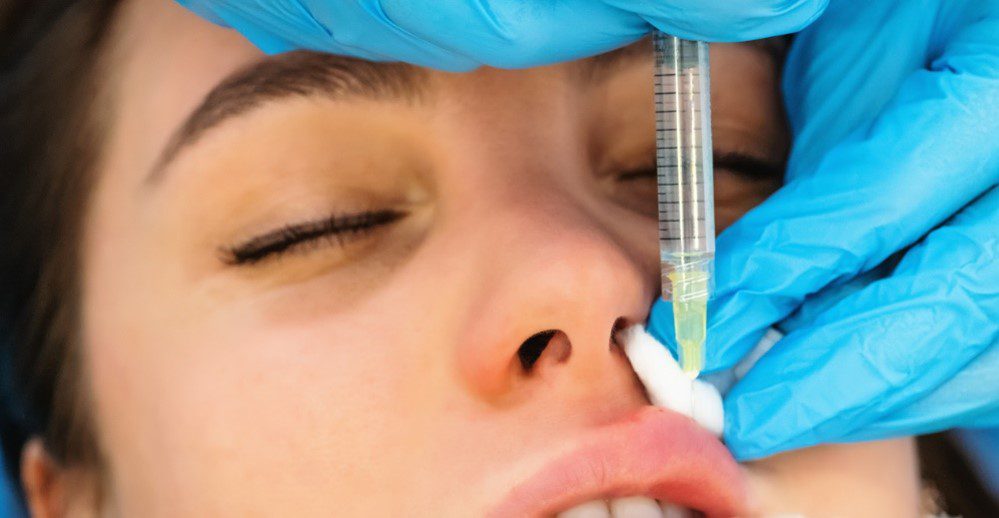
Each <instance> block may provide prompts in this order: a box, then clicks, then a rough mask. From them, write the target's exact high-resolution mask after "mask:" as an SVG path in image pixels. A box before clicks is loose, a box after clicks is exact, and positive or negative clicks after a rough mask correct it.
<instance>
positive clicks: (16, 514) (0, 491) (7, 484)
mask: <svg viewBox="0 0 999 518" xmlns="http://www.w3.org/2000/svg"><path fill="white" fill-rule="evenodd" d="M4 465H5V464H4V458H3V452H0V466H4ZM21 516H24V515H23V514H22V512H21V507H20V505H19V503H18V502H17V497H16V496H15V493H14V486H13V485H12V483H11V481H10V480H8V479H7V474H6V471H5V470H0V517H4V518H20V517H21Z"/></svg>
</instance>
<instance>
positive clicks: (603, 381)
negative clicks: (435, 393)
mask: <svg viewBox="0 0 999 518" xmlns="http://www.w3.org/2000/svg"><path fill="white" fill-rule="evenodd" d="M552 198H557V197H550V198H547V199H544V200H538V199H537V198H534V199H533V200H532V198H531V197H520V198H519V199H518V200H517V201H512V202H509V203H507V204H504V205H503V206H502V207H501V208H499V207H497V208H495V210H492V211H489V212H488V213H489V215H488V216H486V217H488V218H490V219H492V221H490V222H489V228H491V229H495V231H494V232H491V233H489V234H482V233H480V234H479V236H480V237H477V238H475V239H474V240H473V242H472V243H471V244H470V246H472V247H473V248H474V250H475V252H474V253H476V254H480V255H481V256H480V257H478V258H475V259H472V261H473V262H472V263H470V264H479V265H482V269H481V270H480V271H478V272H476V273H475V275H474V278H475V279H476V281H475V282H474V283H473V285H474V286H475V288H474V292H473V293H469V299H470V300H472V301H474V302H472V303H471V304H470V308H469V310H468V313H467V315H468V318H466V319H465V322H466V324H464V328H463V330H462V332H461V333H460V337H459V341H458V344H459V345H458V351H457V356H458V361H457V368H458V370H459V371H460V378H461V379H462V380H463V381H464V383H465V384H466V385H467V386H468V387H469V388H470V389H471V390H472V392H474V393H475V394H477V395H478V396H479V397H482V398H485V399H488V400H500V399H503V398H507V397H510V396H515V395H516V394H517V393H518V392H521V393H523V392H524V391H528V390H530V387H532V386H539V385H543V386H545V387H546V390H549V391H550V390H564V391H568V392H571V393H572V397H586V394H587V393H592V392H596V391H601V390H607V389H608V386H607V384H608V383H612V384H616V385H617V386H624V385H623V382H622V380H630V379H631V372H630V370H628V367H627V361H626V360H625V359H624V358H623V354H621V351H620V350H619V349H618V348H617V347H616V346H614V345H613V338H612V335H613V333H614V331H615V328H616V326H621V325H624V324H626V323H635V322H641V321H644V319H645V317H646V315H647V312H648V308H649V305H650V303H651V301H652V299H653V297H654V296H655V293H656V290H655V289H654V284H655V280H656V279H657V277H656V274H655V272H648V271H646V270H647V264H648V263H647V262H646V263H643V262H641V261H640V260H639V258H638V257H637V256H636V254H637V252H636V251H634V250H630V251H629V250H628V249H627V247H626V246H623V245H622V244H621V243H622V242H623V241H624V240H623V239H620V236H616V235H615V233H614V231H613V230H611V229H610V228H609V227H610V225H607V222H606V221H601V219H600V217H598V216H599V215H598V214H595V213H594V211H592V210H588V209H586V208H585V207H583V206H581V205H580V204H575V203H572V202H571V201H569V200H566V199H552ZM479 224H480V225H481V224H482V221H479ZM480 228H481V227H480ZM643 265H646V266H645V267H644V268H643ZM624 383H627V382H624ZM629 386H630V385H629Z"/></svg>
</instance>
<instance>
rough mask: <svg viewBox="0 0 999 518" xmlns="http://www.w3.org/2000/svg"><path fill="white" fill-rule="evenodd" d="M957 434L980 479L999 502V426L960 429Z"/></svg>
mask: <svg viewBox="0 0 999 518" xmlns="http://www.w3.org/2000/svg"><path fill="white" fill-rule="evenodd" d="M955 435H956V436H957V438H958V440H959V445H960V446H961V448H962V449H963V450H964V452H965V454H966V456H967V458H968V459H970V460H971V461H972V465H973V466H972V467H973V468H974V469H975V471H976V472H977V473H978V478H979V480H981V481H982V483H984V484H985V487H986V490H987V491H989V493H991V494H992V498H993V499H995V500H996V501H997V502H999V428H982V429H974V430H958V431H957V432H956V434H955Z"/></svg>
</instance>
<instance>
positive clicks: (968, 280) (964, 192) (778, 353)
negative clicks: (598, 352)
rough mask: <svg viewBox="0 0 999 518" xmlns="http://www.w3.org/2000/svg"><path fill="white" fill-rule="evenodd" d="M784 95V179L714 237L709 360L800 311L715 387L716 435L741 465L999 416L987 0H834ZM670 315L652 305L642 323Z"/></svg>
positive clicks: (668, 330) (994, 51) (719, 362)
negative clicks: (867, 276) (725, 384)
mask: <svg viewBox="0 0 999 518" xmlns="http://www.w3.org/2000/svg"><path fill="white" fill-rule="evenodd" d="M784 89H785V93H786V100H787V107H788V113H789V116H790V119H791V124H792V128H793V130H794V136H795V141H794V145H793V149H792V154H791V159H790V163H789V166H788V179H787V185H786V186H785V187H784V188H782V189H781V190H780V191H778V192H777V193H776V194H775V195H774V196H773V197H771V198H770V199H768V200H767V201H765V202H764V203H763V204H761V205H760V206H759V207H757V208H756V209H754V210H752V211H750V212H749V213H748V214H746V216H745V217H743V218H742V219H741V220H739V221H738V222H736V223H735V224H734V225H732V226H731V227H730V228H728V229H727V230H726V231H725V232H723V233H722V234H721V236H719V238H718V242H717V259H716V299H715V300H713V301H712V302H711V303H710V305H709V311H710V313H709V315H710V317H709V324H708V325H709V338H708V345H707V347H708V349H707V351H708V354H709V358H708V370H718V369H722V368H726V367H728V366H731V365H733V364H734V363H735V362H737V361H738V360H739V358H740V357H742V356H743V355H744V354H745V353H746V352H747V351H748V350H749V349H751V348H752V347H753V345H754V344H755V343H756V342H757V341H758V339H759V338H760V336H762V334H763V332H764V331H765V330H766V329H767V328H768V327H769V326H771V325H773V324H776V323H779V322H781V321H782V320H783V319H785V317H787V316H788V315H790V314H792V312H795V311H796V310H798V311H799V312H801V311H805V312H809V313H813V314H812V315H810V318H809V320H810V323H809V324H808V325H806V326H804V327H800V326H799V327H796V328H793V329H785V331H788V334H787V335H786V337H785V338H784V339H783V340H781V341H780V342H779V343H777V344H776V345H775V346H774V347H773V349H771V350H770V352H769V353H767V354H766V355H764V356H763V358H762V359H761V360H760V361H759V363H757V364H756V365H755V366H754V367H753V368H752V369H751V370H750V371H749V373H748V374H747V375H746V377H745V378H744V379H742V380H741V381H740V382H739V383H738V384H736V385H735V387H733V389H732V391H731V392H730V393H729V394H728V396H727V397H726V400H725V411H726V428H725V438H726V440H727V441H728V445H729V446H730V447H731V448H732V450H733V452H734V453H735V454H736V456H737V457H739V458H740V459H752V458H758V457H762V456H766V455H769V454H772V453H776V452H778V451H782V450H788V449H793V448H800V447H805V446H810V445H813V444H817V443H822V442H848V441H855V440H866V439H876V438H884V437H891V436H899V435H910V434H918V433H925V432H931V431H935V430H941V429H945V428H950V427H955V426H963V427H975V426H987V425H996V424H999V381H997V380H999V344H997V342H999V190H997V188H996V187H995V186H996V184H997V182H999V1H995V0H980V1H974V2H954V1H950V0H911V1H896V2H869V1H859V0H834V1H833V2H831V3H830V5H829V8H828V9H827V11H826V13H825V14H824V15H823V16H822V17H821V18H819V19H818V20H817V21H816V22H815V23H814V24H812V25H811V26H809V27H808V28H807V29H805V31H804V32H802V33H801V34H800V35H799V36H798V37H797V39H796V40H795V42H794V45H793V47H792V50H791V53H790V56H789V58H788V62H787V65H786V68H785V76H784ZM889 258H890V261H888V262H887V263H886V260H889ZM879 265H884V266H888V268H884V269H885V270H886V276H885V277H883V278H881V279H880V280H875V281H873V282H871V283H870V284H868V285H867V286H866V287H860V288H859V289H856V290H854V291H853V292H852V293H849V294H847V296H846V297H845V298H842V300H839V301H838V302H836V303H835V304H831V305H826V306H825V307H820V308H819V310H818V311H808V310H809V306H810V305H812V303H813V301H815V303H819V302H821V301H822V299H823V294H824V290H825V289H826V288H827V287H828V288H836V287H839V286H842V285H844V283H847V282H848V281H849V280H850V279H851V278H853V277H855V276H857V275H858V274H860V273H862V272H867V271H870V270H872V269H874V268H876V267H878V266H879ZM806 301H807V302H806ZM803 303H806V306H805V307H804V308H801V306H802V304H803ZM818 305H819V306H821V304H818ZM672 325H673V324H672V311H671V308H670V306H669V305H668V304H665V303H660V304H657V305H656V307H654V308H653V314H652V316H651V317H650V328H651V329H652V331H653V332H654V333H655V334H656V336H657V337H659V338H660V339H662V340H664V341H672V333H673V330H672Z"/></svg>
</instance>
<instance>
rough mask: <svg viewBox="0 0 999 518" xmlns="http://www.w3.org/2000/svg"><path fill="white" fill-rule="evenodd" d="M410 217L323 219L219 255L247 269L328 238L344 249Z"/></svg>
mask: <svg viewBox="0 0 999 518" xmlns="http://www.w3.org/2000/svg"><path fill="white" fill-rule="evenodd" d="M406 215H407V213H406V212H402V211H398V210H383V211H375V212H365V213H359V214H347V215H334V216H330V217H327V218H324V219H320V220H313V221H306V222H301V223H293V224H289V225H285V226H282V227H281V228H278V229H276V230H271V231H268V232H265V233H263V234H260V235H258V236H256V237H253V238H250V239H249V240H247V241H244V242H243V243H241V244H238V245H235V246H227V247H222V248H220V250H219V256H220V259H221V260H222V262H223V263H225V264H226V265H229V266H248V265H253V264H256V263H259V262H261V261H263V260H265V259H269V258H272V257H278V256H281V255H283V254H286V253H289V252H291V251H292V250H293V249H295V248H297V247H299V246H303V245H306V244H309V243H316V242H318V241H320V240H324V239H328V240H331V242H332V243H333V244H335V245H337V246H344V245H345V244H346V241H347V239H349V238H356V237H361V236H363V235H365V234H367V233H369V232H372V231H374V230H377V229H378V228H379V227H384V226H386V225H390V224H392V223H395V222H396V221H398V220H399V219H402V218H403V217H405V216H406Z"/></svg>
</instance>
